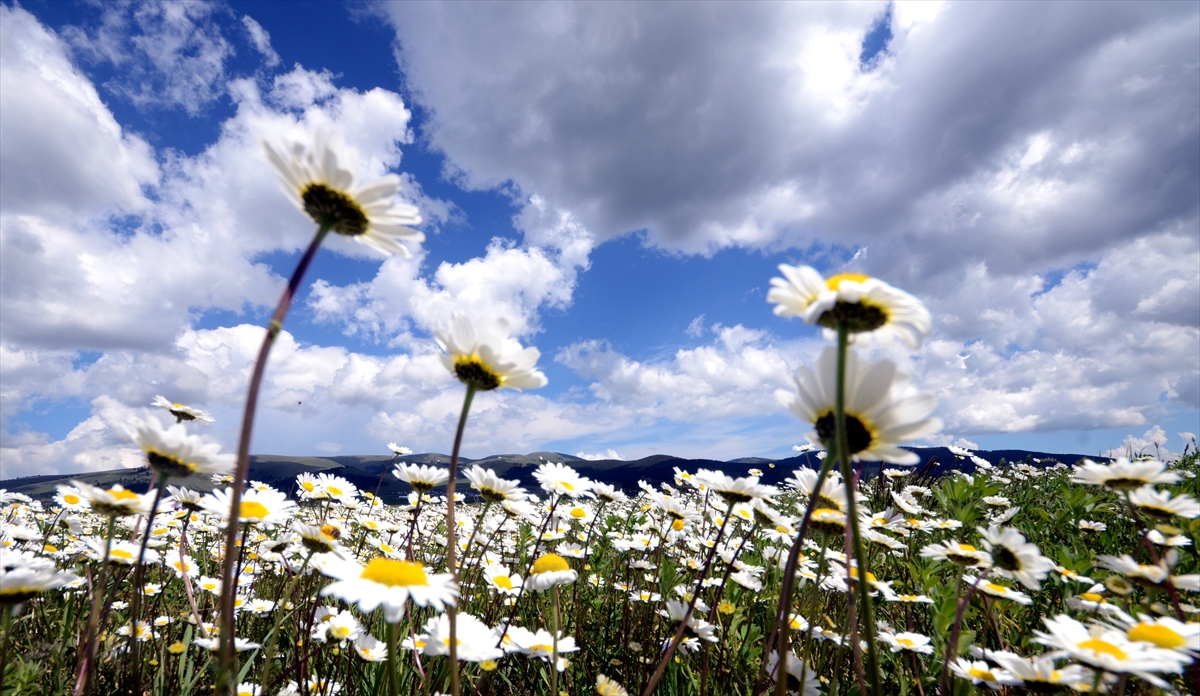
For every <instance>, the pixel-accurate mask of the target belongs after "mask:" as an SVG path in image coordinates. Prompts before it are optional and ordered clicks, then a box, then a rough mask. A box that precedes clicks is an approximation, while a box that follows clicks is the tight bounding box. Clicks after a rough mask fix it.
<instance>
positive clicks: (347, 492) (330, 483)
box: [317, 473, 358, 505]
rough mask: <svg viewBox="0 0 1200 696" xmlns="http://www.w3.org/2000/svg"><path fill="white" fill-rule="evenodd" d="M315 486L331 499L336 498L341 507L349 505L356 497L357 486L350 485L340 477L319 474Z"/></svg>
mask: <svg viewBox="0 0 1200 696" xmlns="http://www.w3.org/2000/svg"><path fill="white" fill-rule="evenodd" d="M317 485H318V486H320V487H321V490H323V491H325V493H326V494H328V495H329V496H330V497H332V498H337V499H338V502H340V503H342V504H343V505H349V504H350V503H351V501H353V500H355V499H356V498H357V497H358V486H355V485H354V484H353V483H350V482H349V481H347V480H346V479H344V478H342V477H341V476H334V475H332V474H326V473H320V474H317Z"/></svg>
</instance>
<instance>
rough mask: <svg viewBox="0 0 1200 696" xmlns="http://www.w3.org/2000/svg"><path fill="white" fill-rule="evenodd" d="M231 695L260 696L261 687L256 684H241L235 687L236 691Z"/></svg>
mask: <svg viewBox="0 0 1200 696" xmlns="http://www.w3.org/2000/svg"><path fill="white" fill-rule="evenodd" d="M233 693H234V695H235V696H261V694H262V687H261V686H259V685H258V684H252V683H250V682H242V683H241V684H238V685H237V689H235V690H234V692H233Z"/></svg>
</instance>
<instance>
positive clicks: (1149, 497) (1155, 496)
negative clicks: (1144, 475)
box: [1129, 486, 1200, 520]
mask: <svg viewBox="0 0 1200 696" xmlns="http://www.w3.org/2000/svg"><path fill="white" fill-rule="evenodd" d="M1129 502H1130V503H1131V504H1132V505H1134V506H1135V507H1136V508H1137V509H1138V511H1139V512H1141V513H1142V514H1145V515H1150V516H1151V517H1154V518H1157V519H1159V520H1169V519H1171V518H1172V517H1182V518H1184V519H1186V520H1191V519H1195V518H1196V517H1200V502H1197V501H1196V499H1195V498H1193V497H1192V496H1190V495H1178V496H1175V497H1174V498H1172V497H1171V492H1170V491H1158V490H1155V489H1154V486H1142V487H1141V488H1139V489H1137V490H1135V491H1133V492H1132V493H1130V494H1129Z"/></svg>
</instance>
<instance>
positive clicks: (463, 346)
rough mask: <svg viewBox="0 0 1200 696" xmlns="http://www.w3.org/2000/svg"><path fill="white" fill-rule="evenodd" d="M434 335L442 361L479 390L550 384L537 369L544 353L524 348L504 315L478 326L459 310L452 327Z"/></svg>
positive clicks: (536, 386) (464, 381)
mask: <svg viewBox="0 0 1200 696" xmlns="http://www.w3.org/2000/svg"><path fill="white" fill-rule="evenodd" d="M433 336H434V338H435V339H437V343H438V346H440V347H441V349H442V351H443V353H442V356H441V359H442V364H444V365H445V366H446V368H447V369H449V370H450V372H452V373H454V376H455V377H457V378H458V380H459V381H460V382H462V383H463V384H466V385H468V386H471V387H474V388H475V389H478V390H479V391H489V390H492V389H497V388H499V387H508V388H509V389H517V390H520V389H537V388H538V387H544V386H546V383H547V380H546V376H545V375H543V374H542V373H541V372H539V371H538V370H537V361H538V358H539V357H541V353H540V352H538V349H537V348H532V347H531V348H522V347H521V344H520V342H518V341H517V339H515V338H511V337H510V336H509V328H508V322H507V321H505V320H504V319H502V318H499V319H495V320H493V321H490V322H483V323H480V324H479V325H476V324H474V323H472V322H471V320H469V319H467V318H466V317H465V316H463V315H462V314H458V313H455V314H454V315H453V317H451V319H450V326H449V327H446V328H441V329H436V330H434V332H433Z"/></svg>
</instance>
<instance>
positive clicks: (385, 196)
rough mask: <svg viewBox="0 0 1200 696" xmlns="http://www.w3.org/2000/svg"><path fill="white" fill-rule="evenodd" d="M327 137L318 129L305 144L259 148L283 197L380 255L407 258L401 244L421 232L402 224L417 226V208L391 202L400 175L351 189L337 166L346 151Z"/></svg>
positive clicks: (347, 174) (414, 239) (347, 177)
mask: <svg viewBox="0 0 1200 696" xmlns="http://www.w3.org/2000/svg"><path fill="white" fill-rule="evenodd" d="M331 140H332V138H331V137H330V136H329V135H328V134H326V133H318V134H317V137H316V139H315V141H314V142H313V145H312V147H310V148H305V147H304V146H303V145H300V144H292V145H291V146H290V147H288V148H287V149H286V150H277V149H276V148H275V147H273V146H271V145H268V144H266V143H264V144H263V148H264V149H265V150H266V152H267V159H269V160H270V161H271V164H272V166H274V167H275V171H276V173H278V174H279V176H280V178H281V179H283V182H284V184H285V185H286V192H287V194H288V196H289V197H290V198H291V199H292V201H293V202H294V203H295V204H296V205H297V206H299V208H300V209H301V210H303V211H304V212H305V213H306V214H307V215H308V216H309V217H310V218H312V219H313V221H314V222H316V223H317V224H318V225H322V226H328V228H329V229H331V230H333V231H334V232H336V233H338V234H341V235H345V236H348V237H352V238H353V239H354V240H355V241H357V242H360V243H362V244H366V245H368V246H370V247H373V248H375V249H378V250H380V251H383V252H384V253H394V254H398V255H400V256H403V257H409V256H411V255H412V254H411V252H410V251H409V249H408V247H407V246H405V244H419V243H420V242H422V241H423V240H424V239H425V235H423V234H421V233H420V232H417V231H416V230H413V229H410V228H409V227H407V225H419V224H421V216H420V214H419V213H418V212H417V209H416V208H415V207H413V206H411V205H408V204H406V203H400V202H398V201H396V200H395V195H396V193H397V191H399V188H400V178H399V177H398V176H396V175H394V174H388V175H387V176H385V177H382V178H379V179H375V180H374V181H369V182H366V183H365V184H363V185H362V186H357V187H356V186H355V185H354V184H355V182H354V176H353V175H352V174H351V173H350V172H348V171H346V170H345V169H342V168H341V166H340V164H339V160H341V161H343V162H344V161H345V160H346V159H347V157H348V155H349V153H348V152H345V151H341V152H339V149H341V148H340V147H339V145H338V144H335V143H333V142H331Z"/></svg>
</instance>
